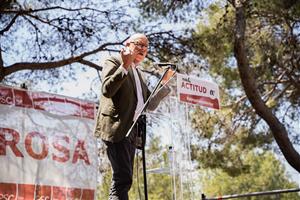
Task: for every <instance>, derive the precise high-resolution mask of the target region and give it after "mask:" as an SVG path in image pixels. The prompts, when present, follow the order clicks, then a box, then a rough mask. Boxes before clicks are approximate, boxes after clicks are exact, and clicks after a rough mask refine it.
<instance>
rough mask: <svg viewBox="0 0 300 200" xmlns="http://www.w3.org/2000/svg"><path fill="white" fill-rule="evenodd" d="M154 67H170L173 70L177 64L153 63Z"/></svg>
mask: <svg viewBox="0 0 300 200" xmlns="http://www.w3.org/2000/svg"><path fill="white" fill-rule="evenodd" d="M154 67H156V68H162V69H166V68H170V69H172V70H173V71H176V70H177V66H176V64H174V63H156V64H154Z"/></svg>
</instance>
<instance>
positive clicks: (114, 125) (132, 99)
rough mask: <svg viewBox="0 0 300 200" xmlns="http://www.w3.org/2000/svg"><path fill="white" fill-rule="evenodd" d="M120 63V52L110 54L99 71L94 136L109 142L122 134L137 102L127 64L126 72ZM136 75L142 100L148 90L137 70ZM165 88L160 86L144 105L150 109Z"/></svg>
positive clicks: (130, 120)
mask: <svg viewBox="0 0 300 200" xmlns="http://www.w3.org/2000/svg"><path fill="white" fill-rule="evenodd" d="M121 63H122V61H121V56H118V57H110V58H109V59H107V60H106V61H105V63H104V66H103V71H102V75H101V78H102V87H101V97H100V104H99V109H98V114H97V122H96V126H95V136H96V137H100V138H101V139H102V140H105V141H109V142H118V141H120V140H122V139H123V138H124V137H125V136H126V133H127V131H128V130H129V129H130V127H131V125H132V123H133V117H134V113H135V109H136V105H137V95H136V85H135V79H134V76H133V72H132V69H131V68H129V69H128V73H127V75H126V74H125V73H123V71H122V69H121ZM138 74H139V73H138ZM139 77H140V80H141V87H142V92H143V97H144V100H145V101H146V99H147V98H148V96H149V95H150V91H149V90H148V88H147V85H146V83H145V81H144V80H143V78H142V76H141V75H140V74H139ZM169 92H170V89H169V88H163V89H161V90H160V91H159V92H158V93H157V94H156V95H154V98H153V100H151V101H150V103H149V105H148V109H150V110H154V109H155V108H156V107H157V106H158V104H159V102H160V100H161V99H162V98H163V97H165V96H166V95H167V94H169Z"/></svg>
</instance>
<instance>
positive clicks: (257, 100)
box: [234, 0, 300, 172]
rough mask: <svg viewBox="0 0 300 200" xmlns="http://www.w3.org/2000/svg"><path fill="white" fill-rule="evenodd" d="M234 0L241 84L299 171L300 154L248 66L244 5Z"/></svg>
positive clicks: (236, 49) (236, 56)
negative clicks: (258, 88) (268, 105)
mask: <svg viewBox="0 0 300 200" xmlns="http://www.w3.org/2000/svg"><path fill="white" fill-rule="evenodd" d="M235 1H236V5H238V6H236V27H235V28H236V30H235V31H236V32H235V42H234V55H235V58H236V60H237V63H238V69H239V72H240V77H241V81H242V85H243V87H244V89H245V92H246V95H247V97H248V99H249V101H250V103H251V105H252V106H253V108H254V109H255V111H256V113H257V114H258V115H259V116H260V117H261V118H263V119H264V120H265V121H266V123H267V124H268V125H269V127H270V129H271V131H272V133H273V136H274V138H275V141H276V142H277V144H278V146H279V148H280V150H281V152H282V153H283V155H284V157H285V159H286V160H287V161H288V163H289V164H290V165H291V166H292V167H293V168H295V169H296V170H297V171H298V172H300V155H299V153H298V152H297V151H296V150H295V149H294V147H293V145H292V143H291V142H290V140H289V138H288V133H287V130H286V129H285V127H284V126H283V124H282V123H281V122H280V121H279V120H278V119H277V117H276V116H275V115H274V114H273V113H272V111H271V110H270V109H269V108H268V107H267V106H266V105H265V103H264V102H263V100H262V98H261V96H260V94H259V92H258V90H257V85H256V80H255V78H254V75H253V73H252V71H251V69H250V67H249V61H248V58H247V55H246V47H245V30H246V16H245V7H244V6H243V5H242V4H240V2H239V1H238V0H235Z"/></svg>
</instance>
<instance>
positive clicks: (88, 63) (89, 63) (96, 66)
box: [78, 59, 103, 71]
mask: <svg viewBox="0 0 300 200" xmlns="http://www.w3.org/2000/svg"><path fill="white" fill-rule="evenodd" d="M78 62H79V63H81V64H83V65H87V66H89V67H92V68H94V69H96V70H99V71H102V69H103V67H101V66H99V65H97V64H95V63H93V62H91V61H88V60H84V59H81V60H79V61H78Z"/></svg>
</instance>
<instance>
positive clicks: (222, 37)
mask: <svg viewBox="0 0 300 200" xmlns="http://www.w3.org/2000/svg"><path fill="white" fill-rule="evenodd" d="M220 2H221V3H215V4H212V5H210V6H209V7H208V8H207V9H206V10H205V14H204V15H203V17H201V18H200V23H199V24H198V25H197V29H196V32H195V33H194V34H193V41H195V40H196V41H197V42H196V45H195V50H196V51H197V53H198V54H199V56H201V57H203V58H204V59H205V60H206V61H207V62H208V65H209V68H208V73H209V74H210V75H211V76H212V77H214V78H215V79H216V80H217V81H218V83H219V86H220V88H221V101H222V104H223V105H222V110H221V111H217V112H216V111H209V110H206V109H196V111H195V112H194V113H193V114H192V123H193V127H194V128H195V130H197V132H198V138H199V141H201V142H199V143H200V144H201V145H198V144H197V145H195V146H194V147H193V150H194V151H193V156H194V159H197V160H198V161H199V163H200V167H204V168H213V169H217V168H221V169H223V170H224V171H226V172H227V173H228V174H230V175H231V176H239V175H240V174H242V173H245V172H247V171H248V170H249V165H247V163H245V160H244V158H243V157H244V154H247V153H248V152H249V151H250V150H252V149H257V148H258V149H263V150H266V149H269V148H270V144H271V143H272V141H273V139H272V135H271V133H270V131H269V128H267V127H266V126H265V124H264V123H262V122H261V120H260V119H259V118H258V117H257V115H256V113H255V112H253V110H252V107H251V105H250V104H249V102H248V101H247V98H246V96H245V94H244V91H243V88H242V87H241V83H240V80H239V79H240V77H239V73H238V70H237V66H236V62H235V59H234V53H233V52H234V49H233V42H234V38H233V33H234V24H235V10H234V8H233V7H232V6H230V5H229V4H227V5H225V6H224V5H223V4H224V2H225V1H220ZM285 3H289V2H286V1H280V0H274V1H259V0H257V1H248V6H247V31H246V45H247V47H248V49H247V55H248V59H249V65H250V67H251V70H253V72H254V73H255V78H256V80H257V85H258V90H259V93H260V94H261V95H262V97H263V99H264V100H265V102H266V105H267V106H268V107H269V108H270V109H272V110H273V111H274V113H275V114H276V115H277V116H278V117H279V118H280V119H281V120H282V121H283V122H285V121H289V122H293V121H294V122H295V121H299V119H300V115H299V113H300V112H299V105H300V101H299V100H300V98H299V97H300V96H299V93H298V92H297V91H298V89H299V87H298V86H297V85H296V84H295V83H296V82H294V81H295V80H300V76H299V75H300V71H299V69H300V68H299V64H296V62H295V61H296V60H297V56H296V55H299V52H300V48H299V44H300V43H299V41H300V38H299V34H298V35H297V33H296V32H297V27H299V25H300V24H299V18H300V15H299V12H298V11H295V10H297V8H299V3H296V2H295V3H292V4H289V5H288V6H287V5H286V7H288V8H286V9H282V7H285V6H284V5H285ZM298 10H299V9H298ZM297 84H299V82H297ZM288 107H289V108H290V109H289V113H287V112H283V110H286V109H287V108H288ZM285 125H286V126H288V127H289V132H290V133H292V134H291V137H292V138H293V136H294V137H295V139H294V140H293V142H295V143H296V142H297V141H298V140H297V138H296V137H297V134H295V133H297V131H298V130H296V129H295V126H293V125H295V124H294V123H285ZM289 125H291V126H289ZM298 132H299V131H298ZM293 133H294V134H293ZM207 157H209V158H210V159H209V160H208V159H205V158H207Z"/></svg>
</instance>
